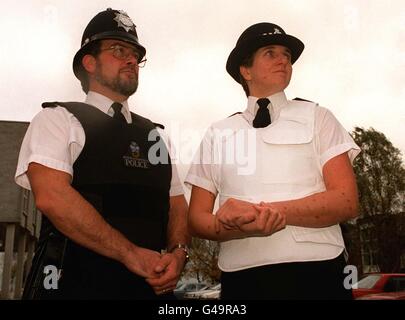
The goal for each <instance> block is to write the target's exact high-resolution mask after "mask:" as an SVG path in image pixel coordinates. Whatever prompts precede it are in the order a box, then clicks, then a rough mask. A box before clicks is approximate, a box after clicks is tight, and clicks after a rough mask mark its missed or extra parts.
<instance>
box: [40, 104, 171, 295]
mask: <svg viewBox="0 0 405 320" xmlns="http://www.w3.org/2000/svg"><path fill="white" fill-rule="evenodd" d="M56 106H62V107H64V108H66V109H67V110H68V111H69V112H71V113H72V114H73V115H74V116H75V117H76V118H77V119H78V120H79V122H80V123H81V125H82V126H83V129H84V132H85V139H86V140H85V145H84V148H83V150H82V152H81V153H80V155H79V157H78V159H77V160H76V161H75V163H74V166H73V170H74V172H73V181H72V186H73V187H74V188H75V189H76V190H77V191H78V192H79V193H80V194H81V195H82V196H83V197H84V198H85V199H86V200H87V201H88V202H89V203H91V204H92V205H93V206H94V207H95V208H96V210H97V211H98V212H99V213H100V214H101V215H102V216H103V218H104V219H105V220H106V221H107V222H108V223H109V224H110V225H111V226H113V227H114V228H115V229H117V230H118V231H120V232H121V233H122V234H123V235H124V236H125V237H127V238H128V239H129V240H130V241H132V242H133V243H134V244H136V245H138V246H140V247H144V248H148V249H151V250H155V251H159V252H160V250H161V249H164V248H166V238H167V236H166V235H167V223H168V213H169V209H170V200H169V190H170V182H171V177H172V171H171V160H170V156H169V154H168V151H167V148H166V146H165V145H164V143H163V140H161V142H160V144H159V146H160V148H156V143H157V141H159V139H162V138H161V137H160V136H159V134H158V133H157V132H155V134H154V137H155V139H153V141H148V135H149V134H150V132H151V131H152V130H156V125H155V124H153V123H152V122H151V121H150V120H148V119H146V118H143V117H141V116H139V115H136V114H134V113H131V117H132V123H131V124H125V123H122V122H120V121H117V120H116V119H114V118H112V117H110V116H109V115H107V114H105V113H104V112H102V111H100V110H98V109H97V108H95V107H94V106H91V105H87V104H84V103H79V102H65V103H61V102H53V103H44V104H43V107H56ZM156 137H157V138H156ZM153 146H155V148H153ZM151 147H152V149H151ZM150 149H151V150H157V149H159V152H152V155H156V156H158V157H160V158H159V159H161V160H162V161H163V160H166V161H165V162H163V163H157V164H154V163H151V162H150V161H149V160H148V159H149V157H148V152H149V150H150ZM152 162H153V161H152ZM45 220H46V219H45ZM48 223H49V221H45V225H46V224H48ZM45 229H47V228H46V227H45ZM110 275H113V279H112V280H111V281H109V280H108V279H106V277H109V276H110ZM134 277H136V276H135V275H134V274H131V273H130V272H129V271H128V270H127V269H126V268H125V266H123V265H122V264H120V263H118V262H116V261H114V260H112V259H109V258H106V257H104V256H101V255H98V254H96V253H95V252H92V251H90V250H88V249H86V248H84V247H82V246H80V245H78V244H76V243H74V242H72V241H68V242H67V247H66V250H65V254H64V258H63V275H62V278H61V280H63V283H62V287H63V285H64V286H65V287H67V288H68V290H75V291H76V292H77V290H81V291H82V290H83V289H85V287H89V288H90V287H93V289H91V288H90V290H89V293H88V294H89V295H93V297H94V295H96V297H97V294H99V293H100V292H101V291H102V290H106V289H108V288H110V290H113V288H116V289H117V290H119V291H121V292H125V290H126V289H125V285H127V286H129V287H128V288H127V289H128V290H129V291H131V290H134V288H133V287H134V286H138V285H139V283H138V285H137V284H135V283H133V282H131V281H132V280H133V279H134ZM101 278H102V279H103V280H102V281H103V285H102V286H101V287H102V289H101V287H100V284H99V283H97V282H98V281H100V279H101ZM138 278H139V277H138ZM138 280H139V279H138ZM70 281H72V282H76V284H75V285H73V286H70V284H69V282H70ZM142 281H143V279H142ZM117 283H118V284H117ZM144 289H145V288H144ZM94 290H95V291H94ZM71 294H73V293H72V292H71ZM131 294H133V293H131ZM101 297H104V296H103V295H101ZM113 297H116V296H113ZM121 297H124V298H125V297H126V296H125V295H123V296H121ZM131 297H133V295H131ZM142 297H143V296H142Z"/></svg>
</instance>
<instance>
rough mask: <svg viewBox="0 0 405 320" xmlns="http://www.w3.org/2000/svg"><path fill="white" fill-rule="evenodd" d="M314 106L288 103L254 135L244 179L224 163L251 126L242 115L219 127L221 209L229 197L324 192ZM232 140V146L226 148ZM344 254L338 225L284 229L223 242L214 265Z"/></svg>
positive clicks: (260, 198)
mask: <svg viewBox="0 0 405 320" xmlns="http://www.w3.org/2000/svg"><path fill="white" fill-rule="evenodd" d="M316 107H317V105H316V104H315V103H310V102H303V101H294V100H293V101H289V102H288V104H287V105H286V106H284V107H283V108H282V109H281V113H280V117H279V118H278V119H277V120H276V121H274V122H273V123H272V124H271V125H270V126H268V127H267V128H261V129H256V130H254V131H255V133H256V134H255V140H256V148H257V149H256V150H257V152H256V153H255V154H256V155H257V156H256V170H254V173H253V174H247V175H241V171H240V169H241V168H240V165H239V166H238V165H237V164H235V163H229V164H228V163H226V161H225V160H224V159H226V158H225V157H226V152H228V154H229V145H232V143H234V142H235V141H236V142H235V143H234V144H235V149H236V150H237V149H238V148H241V147H242V146H241V145H238V141H239V144H240V141H241V140H238V139H235V137H236V135H239V137H240V136H241V131H244V132H245V133H244V134H245V137H246V136H247V133H246V132H247V131H249V130H250V132H252V131H251V130H252V127H251V126H250V125H249V124H248V123H247V121H246V120H245V119H244V118H243V116H242V115H237V116H234V117H231V118H228V119H226V120H225V121H223V122H219V123H218V126H217V128H218V129H219V130H221V129H228V130H229V128H230V129H231V131H228V134H227V135H225V136H224V135H222V136H221V137H220V138H218V137H216V139H214V149H216V150H215V151H216V152H220V153H222V163H221V164H220V165H219V167H217V170H220V174H219V177H218V178H217V179H216V187H217V190H218V191H219V205H220V206H221V205H222V204H223V203H224V202H225V201H226V200H227V199H228V198H236V199H240V200H246V201H249V202H254V203H259V202H260V201H265V202H274V201H283V200H293V199H299V198H303V197H306V196H309V195H311V194H314V193H318V192H322V191H325V190H326V189H325V185H324V182H323V177H322V168H321V166H320V160H319V155H318V153H317V152H316V150H315V145H314V117H315V108H316ZM221 126H223V127H222V128H221ZM231 132H232V133H231ZM237 132H238V133H237ZM231 139H233V141H231V143H227V142H230V140H231ZM251 141H252V140H251ZM219 142H220V143H219ZM225 146H226V147H225ZM244 148H245V150H246V149H248V147H246V146H244ZM225 149H228V150H225ZM238 169H239V170H238ZM343 250H344V241H343V237H342V233H341V230H340V226H339V225H334V226H330V227H326V228H304V227H295V226H287V227H286V228H285V229H283V230H281V231H279V232H277V233H275V234H273V235H271V236H268V237H249V238H245V239H237V240H230V241H225V242H222V243H221V244H220V254H219V261H218V265H219V267H220V269H221V270H223V271H236V270H242V269H246V268H250V267H255V266H261V265H266V264H275V263H283V262H296V261H317V260H327V259H333V258H335V257H337V256H338V255H339V254H340V253H341V252H342V251H343Z"/></svg>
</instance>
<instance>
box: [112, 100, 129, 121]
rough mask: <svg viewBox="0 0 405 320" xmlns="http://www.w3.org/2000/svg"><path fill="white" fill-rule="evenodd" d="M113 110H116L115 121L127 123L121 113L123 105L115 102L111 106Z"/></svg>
mask: <svg viewBox="0 0 405 320" xmlns="http://www.w3.org/2000/svg"><path fill="white" fill-rule="evenodd" d="M111 108H113V110H114V115H113V118H114V119H116V120H118V121H121V122H123V123H127V120H125V117H124V115H123V114H122V112H121V109H122V104H121V103H118V102H114V103H113V104H112V105H111Z"/></svg>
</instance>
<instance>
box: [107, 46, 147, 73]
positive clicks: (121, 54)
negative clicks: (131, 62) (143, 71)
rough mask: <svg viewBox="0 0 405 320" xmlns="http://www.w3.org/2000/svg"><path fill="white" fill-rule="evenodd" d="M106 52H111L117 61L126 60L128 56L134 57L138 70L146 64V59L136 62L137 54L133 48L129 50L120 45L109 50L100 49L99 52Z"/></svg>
mask: <svg viewBox="0 0 405 320" xmlns="http://www.w3.org/2000/svg"><path fill="white" fill-rule="evenodd" d="M106 50H112V54H113V56H114V57H115V58H117V59H119V60H126V59H128V57H129V56H130V55H132V56H134V57H135V59H136V61H137V64H138V66H139V68H143V67H144V66H145V64H146V61H147V60H146V59H142V60H141V61H138V59H139V53H138V51H136V49H135V48H130V47H124V46H122V45H120V44H114V45H112V46H111V47H109V48H106V49H101V51H106Z"/></svg>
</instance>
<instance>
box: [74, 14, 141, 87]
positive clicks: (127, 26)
mask: <svg viewBox="0 0 405 320" xmlns="http://www.w3.org/2000/svg"><path fill="white" fill-rule="evenodd" d="M102 39H117V40H121V41H125V42H128V43H130V44H132V45H134V46H135V47H136V49H137V50H138V51H139V60H142V58H143V57H144V56H145V54H146V49H145V48H144V47H143V46H142V45H141V44H140V43H139V40H138V35H137V33H136V26H135V24H134V23H133V22H132V20H131V18H130V17H129V16H128V15H127V14H126V13H125V12H124V11H121V10H113V9H111V8H108V9H107V10H105V11H102V12H100V13H98V14H97V15H96V16H95V17H94V18H93V19H91V21H90V22H89V24H88V25H87V27H86V29H85V30H84V32H83V37H82V42H81V48H80V49H79V51H77V53H76V55H75V57H74V58H73V72H74V74H75V76H76V77H77V78H78V79H79V80H80V79H81V75H82V72H83V66H82V61H81V60H82V58H83V56H84V55H85V54H86V49H87V47H88V45H89V44H90V43H92V42H94V41H97V40H102Z"/></svg>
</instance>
